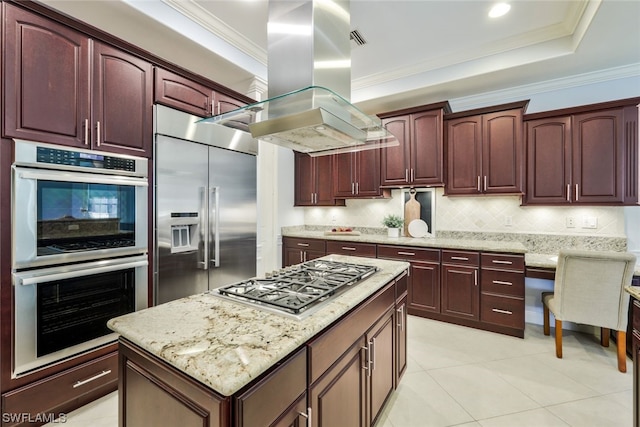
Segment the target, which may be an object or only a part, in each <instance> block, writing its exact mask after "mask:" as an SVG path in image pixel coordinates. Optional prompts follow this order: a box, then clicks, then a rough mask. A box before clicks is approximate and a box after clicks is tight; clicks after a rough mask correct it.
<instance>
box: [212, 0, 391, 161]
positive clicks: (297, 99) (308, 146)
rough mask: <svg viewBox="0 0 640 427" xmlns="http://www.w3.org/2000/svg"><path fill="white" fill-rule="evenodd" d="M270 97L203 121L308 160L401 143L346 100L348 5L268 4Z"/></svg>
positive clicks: (322, 0)
mask: <svg viewBox="0 0 640 427" xmlns="http://www.w3.org/2000/svg"><path fill="white" fill-rule="evenodd" d="M267 33H268V34H267V36H268V60H269V64H268V68H267V71H268V79H269V81H268V88H269V99H267V100H265V101H260V102H256V103H253V104H250V105H247V106H245V107H242V108H239V109H237V110H233V111H230V112H227V113H224V114H220V115H217V116H213V117H210V118H206V119H203V120H201V121H200V122H204V123H215V124H219V125H224V126H227V127H231V128H234V129H240V130H243V131H245V132H250V133H251V136H253V137H254V138H257V139H260V140H263V141H266V142H269V143H273V144H276V145H280V146H283V147H287V148H291V149H293V150H295V151H299V152H303V153H307V154H309V155H311V156H320V155H327V154H336V153H342V152H353V151H361V150H367V149H374V148H381V147H386V146H394V145H398V140H397V139H396V138H395V136H393V135H392V134H391V133H390V132H388V131H387V130H386V129H385V128H384V127H383V126H382V123H381V121H380V119H379V118H378V117H375V116H370V115H367V114H365V113H364V112H362V111H361V110H360V109H358V108H357V107H356V106H354V105H353V104H351V103H350V102H349V98H350V95H351V42H350V12H349V1H348V0H270V1H269V21H268V26H267Z"/></svg>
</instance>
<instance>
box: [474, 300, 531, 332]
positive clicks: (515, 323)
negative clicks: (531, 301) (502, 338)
mask: <svg viewBox="0 0 640 427" xmlns="http://www.w3.org/2000/svg"><path fill="white" fill-rule="evenodd" d="M480 306H481V308H480V320H481V321H483V322H487V323H493V324H496V325H502V326H508V327H511V328H518V329H524V299H522V298H513V297H503V296H498V295H490V294H482V296H481V300H480Z"/></svg>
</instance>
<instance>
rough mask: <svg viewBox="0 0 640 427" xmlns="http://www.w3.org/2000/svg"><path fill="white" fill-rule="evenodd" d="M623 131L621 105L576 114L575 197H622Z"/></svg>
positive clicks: (609, 199) (579, 200)
mask: <svg viewBox="0 0 640 427" xmlns="http://www.w3.org/2000/svg"><path fill="white" fill-rule="evenodd" d="M623 132H624V129H623V111H622V109H613V110H604V111H598V112H594V113H586V114H579V115H575V116H573V182H572V186H573V188H572V189H571V190H572V191H573V195H572V201H574V202H577V203H607V202H613V203H621V202H622V201H623V193H622V191H623V185H622V184H623V171H624V166H623V165H624V144H623V141H624V138H623Z"/></svg>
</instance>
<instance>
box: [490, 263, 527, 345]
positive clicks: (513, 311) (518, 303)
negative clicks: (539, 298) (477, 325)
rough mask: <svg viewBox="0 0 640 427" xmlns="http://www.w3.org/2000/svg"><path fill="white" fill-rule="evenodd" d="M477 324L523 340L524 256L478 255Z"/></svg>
mask: <svg viewBox="0 0 640 427" xmlns="http://www.w3.org/2000/svg"><path fill="white" fill-rule="evenodd" d="M480 268H481V269H480V278H481V280H480V292H481V295H480V308H481V310H480V320H481V321H482V322H484V323H490V324H493V325H496V326H498V327H504V328H505V329H508V332H509V333H510V334H511V335H515V336H519V337H520V338H523V337H524V309H525V305H524V277H525V275H524V256H523V255H517V254H502V253H485V252H483V253H482V254H481V255H480Z"/></svg>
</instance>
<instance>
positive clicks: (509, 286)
mask: <svg viewBox="0 0 640 427" xmlns="http://www.w3.org/2000/svg"><path fill="white" fill-rule="evenodd" d="M480 283H481V285H482V288H481V289H482V292H490V293H494V294H503V295H512V296H516V297H521V298H524V273H519V272H517V271H497V270H484V269H483V270H482V271H481V272H480Z"/></svg>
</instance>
